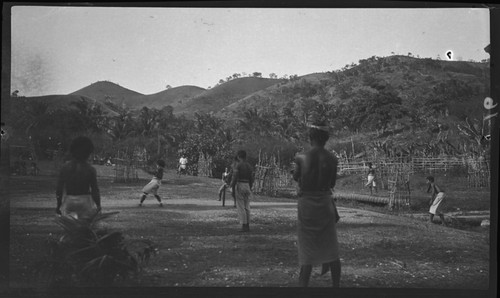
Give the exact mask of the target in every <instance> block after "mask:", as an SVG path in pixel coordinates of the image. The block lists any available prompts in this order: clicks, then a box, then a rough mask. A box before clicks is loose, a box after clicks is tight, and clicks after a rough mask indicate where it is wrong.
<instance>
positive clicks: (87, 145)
mask: <svg viewBox="0 0 500 298" xmlns="http://www.w3.org/2000/svg"><path fill="white" fill-rule="evenodd" d="M69 152H70V153H71V155H72V156H73V158H74V159H76V160H79V161H85V160H86V159H87V158H89V156H90V154H92V152H94V143H92V140H90V139H89V138H88V137H85V136H80V137H77V138H75V139H74V140H73V141H72V142H71V145H70V146H69Z"/></svg>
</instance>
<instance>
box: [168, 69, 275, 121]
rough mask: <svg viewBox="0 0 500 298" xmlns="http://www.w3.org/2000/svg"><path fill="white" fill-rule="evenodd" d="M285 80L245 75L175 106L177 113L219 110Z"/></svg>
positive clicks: (189, 113)
mask: <svg viewBox="0 0 500 298" xmlns="http://www.w3.org/2000/svg"><path fill="white" fill-rule="evenodd" d="M282 81H283V80H280V79H267V78H257V77H245V78H238V79H234V80H231V81H229V82H226V83H223V84H221V85H218V86H216V87H214V88H212V89H209V90H206V91H204V92H203V93H200V94H199V95H197V96H194V97H192V98H189V99H187V100H185V101H182V102H181V103H179V104H177V105H176V106H174V112H175V113H182V114H188V115H192V114H194V113H195V112H206V113H209V112H214V113H216V112H218V111H220V110H221V109H223V108H224V107H226V106H228V105H230V104H232V103H234V102H236V101H238V100H240V99H241V98H244V97H246V96H248V95H250V94H252V93H255V92H258V91H260V90H263V89H266V88H268V87H270V86H273V85H276V84H278V83H280V82H282Z"/></svg>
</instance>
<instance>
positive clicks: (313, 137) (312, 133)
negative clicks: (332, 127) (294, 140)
mask: <svg viewBox="0 0 500 298" xmlns="http://www.w3.org/2000/svg"><path fill="white" fill-rule="evenodd" d="M311 124H312V125H313V126H318V127H326V126H328V123H327V122H326V121H325V120H315V121H313V122H312V123H311ZM329 138H330V134H329V133H328V131H324V130H321V129H317V128H314V127H310V128H309V140H310V141H311V142H312V141H315V142H316V143H318V144H319V145H321V146H325V144H326V141H328V139H329Z"/></svg>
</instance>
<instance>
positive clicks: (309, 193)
mask: <svg viewBox="0 0 500 298" xmlns="http://www.w3.org/2000/svg"><path fill="white" fill-rule="evenodd" d="M328 130H329V129H328V127H327V126H326V124H325V122H324V121H323V122H316V123H313V124H311V125H309V139H310V142H311V145H312V148H311V149H310V150H309V151H308V152H306V153H305V154H304V155H298V156H297V157H296V158H295V165H294V170H293V178H294V180H296V181H297V182H298V184H299V193H298V195H299V201H298V206H297V209H298V225H297V228H298V231H297V232H298V251H299V264H300V266H301V268H300V275H299V285H300V286H303V287H307V286H308V284H309V279H310V276H311V271H312V266H314V265H322V267H323V270H322V274H324V273H326V272H328V271H330V272H331V277H332V286H333V287H339V286H340V271H341V265H340V258H339V244H338V240H337V226H336V225H337V221H338V219H339V216H338V213H337V208H336V206H335V202H334V200H333V196H332V189H333V187H334V186H335V181H336V175H337V164H338V161H337V158H336V157H335V156H334V155H333V154H332V153H331V152H329V151H327V150H325V148H324V145H325V143H326V141H327V140H328V138H329V134H328Z"/></svg>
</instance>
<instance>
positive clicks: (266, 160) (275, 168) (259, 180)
mask: <svg viewBox="0 0 500 298" xmlns="http://www.w3.org/2000/svg"><path fill="white" fill-rule="evenodd" d="M278 160H279V156H278V158H276V156H274V155H273V156H271V157H268V156H266V154H261V152H259V160H258V162H257V165H256V166H255V182H254V186H253V189H254V191H255V193H263V194H268V195H277V194H278V193H279V192H282V191H292V190H295V186H294V184H293V178H292V175H291V174H290V170H287V169H286V168H285V167H283V166H281V165H280V164H279V162H278Z"/></svg>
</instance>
